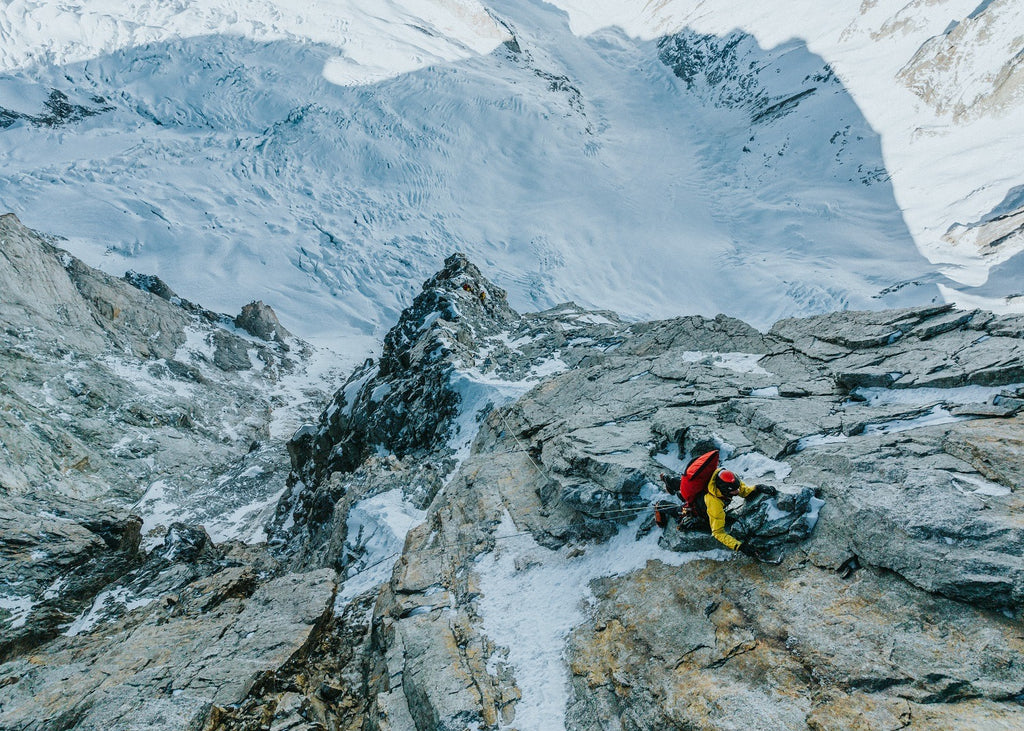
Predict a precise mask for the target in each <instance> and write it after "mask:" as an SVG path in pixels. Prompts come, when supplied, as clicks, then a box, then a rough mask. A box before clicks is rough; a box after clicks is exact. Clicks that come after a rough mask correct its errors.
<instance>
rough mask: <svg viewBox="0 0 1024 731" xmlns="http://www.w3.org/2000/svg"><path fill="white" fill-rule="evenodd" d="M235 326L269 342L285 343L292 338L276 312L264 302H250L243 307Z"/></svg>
mask: <svg viewBox="0 0 1024 731" xmlns="http://www.w3.org/2000/svg"><path fill="white" fill-rule="evenodd" d="M235 326H236V327H240V328H241V329H243V330H245V331H246V332H247V333H249V334H250V335H254V336H256V337H257V338H260V339H262V340H267V341H276V342H278V343H283V342H284V340H285V338H287V337H291V333H290V332H288V331H287V330H285V329H284V328H283V327H282V326H281V323H280V322H278V320H277V315H276V314H275V313H274V310H273V309H271V308H270V307H269V306H268V305H265V304H263V303H262V302H250V303H249V304H247V305H246V306H245V307H243V308H242V312H241V313H240V314H239V315H238V317H236V318H235Z"/></svg>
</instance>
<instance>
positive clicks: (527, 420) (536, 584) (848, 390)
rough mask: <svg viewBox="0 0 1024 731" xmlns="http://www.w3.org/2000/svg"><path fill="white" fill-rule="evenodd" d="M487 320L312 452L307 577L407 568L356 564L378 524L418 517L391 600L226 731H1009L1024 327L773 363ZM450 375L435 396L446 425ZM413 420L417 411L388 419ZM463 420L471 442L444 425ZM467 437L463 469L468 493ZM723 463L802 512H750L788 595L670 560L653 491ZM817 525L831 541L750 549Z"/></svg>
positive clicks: (443, 293)
mask: <svg viewBox="0 0 1024 731" xmlns="http://www.w3.org/2000/svg"><path fill="white" fill-rule="evenodd" d="M467 277H468V278H469V279H468V281H467ZM463 285H468V287H464V286H463ZM479 291H488V292H493V291H497V290H496V289H495V288H493V285H491V284H490V283H489V282H487V281H486V279H483V278H482V275H480V274H479V272H478V270H476V269H475V267H471V265H469V264H468V263H467V262H465V261H464V260H463V259H462V258H461V257H453V258H452V259H450V260H449V261H448V262H447V263H446V268H445V270H444V271H443V272H442V273H441V274H440V275H438V276H437V277H435V278H433V279H432V280H430V281H429V282H428V283H427V285H426V286H425V290H424V293H423V294H422V295H421V296H420V297H419V298H417V300H416V303H414V305H413V306H412V307H411V308H410V309H409V310H407V311H406V313H405V314H404V315H403V318H402V321H401V323H400V324H399V326H398V327H396V329H395V330H393V331H392V332H391V334H390V335H389V337H388V341H387V342H388V344H389V345H387V346H386V348H385V356H384V357H382V363H383V362H389V363H390V364H391V365H389V366H387V367H384V366H383V365H377V364H374V363H368V364H366V365H365V366H364V367H363V369H361V370H360V371H358V372H357V373H356V374H355V375H354V376H353V377H352V379H350V381H349V383H348V384H347V385H346V386H345V387H344V388H342V389H341V390H339V392H338V394H337V395H336V397H335V402H334V404H333V405H332V406H331V407H330V408H329V409H328V410H327V411H326V412H325V414H324V415H323V417H322V418H321V421H320V424H319V426H315V427H314V426H310V427H307V428H304V429H303V430H300V432H299V433H298V434H297V435H296V437H295V439H294V440H293V442H292V445H291V452H292V457H293V476H292V478H291V479H292V486H293V489H292V493H291V498H286V499H285V500H283V501H282V503H281V510H282V512H280V513H279V515H278V517H277V523H278V525H283V524H284V523H287V524H289V526H290V528H291V530H292V533H290V534H289V533H288V532H287V531H284V532H279V533H278V535H279V537H280V541H281V545H282V546H283V547H285V548H284V550H285V552H286V553H290V555H291V556H292V560H294V558H295V557H297V556H302V557H303V558H302V560H303V561H308V560H311V559H312V560H314V561H316V562H317V565H325V566H329V565H333V566H335V567H336V568H338V569H340V570H341V572H342V577H343V579H344V580H346V581H356V580H357V579H358V576H359V572H360V570H361V567H363V566H365V565H366V561H365V557H364V559H363V560H362V562H361V559H360V554H362V553H363V552H365V551H367V550H371V555H372V556H373V557H374V558H375V559H378V558H383V559H385V560H386V561H387V562H388V563H389V562H390V561H392V560H394V558H395V556H390V557H389V556H380V555H379V554H372V548H371V546H370V545H369V544H363V543H361V541H360V539H358V538H355V537H353V536H351V535H348V528H349V526H350V522H349V521H350V518H351V516H352V514H353V513H354V512H355V511H356V510H357V509H358V507H359V506H360V505H362V504H363V501H365V500H367V499H368V496H373V495H378V496H379V495H381V494H383V493H386V492H388V491H392V490H397V491H401V492H403V493H404V494H405V496H406V498H407V499H408V500H412V501H415V502H416V504H417V505H419V506H422V507H425V508H426V510H425V513H423V514H422V522H421V523H419V525H418V526H415V527H413V528H412V529H411V532H409V534H408V537H407V538H406V540H405V544H404V547H403V548H402V549H401V557H400V558H399V559H398V562H397V564H396V566H395V569H394V572H393V574H392V575H391V577H390V580H389V581H387V582H386V583H385V584H384V586H383V588H382V589H381V590H380V591H379V592H378V591H377V590H375V589H374V590H370V591H369V592H368V593H366V594H363V595H361V596H359V597H351V596H345V595H344V592H343V600H341V601H339V602H338V603H337V604H336V616H337V617H339V618H342V619H340V622H341V623H340V624H339V625H338V626H336V627H335V628H334V630H332V631H333V632H335V633H336V634H335V635H334V636H335V638H336V640H337V645H343V646H344V647H345V649H344V650H341V651H334V652H327V653H324V654H322V655H320V656H318V657H310V658H308V661H307V662H306V664H304V665H303V666H302V667H301V668H298V667H296V668H292V675H291V678H292V681H293V683H292V685H291V686H290V688H289V691H288V692H287V693H285V694H281V693H276V694H275V693H262V694H253V695H251V696H250V698H249V699H248V700H247V701H246V703H245V704H243V705H242V707H241V710H240V711H239V712H238V713H237V714H236V715H235V716H233V718H232V721H231V723H232V724H233V725H231V726H229V727H231V728H255V727H256V719H260V718H262V719H274V721H273V722H274V723H277V724H280V726H279V727H280V728H289V727H295V728H318V727H320V726H317V725H316V724H321V725H322V726H323V727H327V728H352V729H356V728H359V729H412V728H416V729H468V728H519V729H526V728H539V727H544V728H561V727H563V726H564V728H566V729H599V728H611V727H615V728H620V727H621V728H631V729H660V728H665V729H669V728H700V727H715V728H803V727H808V728H815V729H838V728H878V727H887V724H891V726H892V727H893V728H895V727H899V726H911V725H912V726H913V727H915V728H917V727H920V728H957V727H960V728H967V727H971V728H979V727H992V728H1002V727H1009V725H1008V724H1012V719H1014V718H1015V717H1016V716H1017V715H1018V714H1019V712H1020V699H1021V694H1022V691H1024V675H1022V674H1021V670H1020V668H1018V667H1017V665H1016V663H1015V661H1014V660H1013V657H1014V655H1015V654H1016V653H1018V652H1019V651H1020V650H1021V641H1020V632H1019V629H1020V620H1021V617H1020V606H1021V605H1020V598H1021V590H1022V587H1024V582H1022V574H1021V568H1022V562H1021V558H1020V556H1021V553H1022V552H1021V548H1022V545H1021V540H1022V537H1024V534H1022V532H1021V525H1020V521H1019V517H1018V516H1019V511H1020V497H1019V493H1018V492H1017V487H1018V483H1017V476H1016V472H1015V468H1014V465H1015V464H1016V463H1017V460H1018V459H1019V455H1020V445H1021V444H1022V443H1024V430H1022V419H1021V417H1020V415H1019V412H1020V411H1021V408H1022V406H1024V400H1022V396H1024V391H1022V387H1021V383H1022V382H1024V371H1022V370H1021V363H1022V362H1024V359H1022V355H1024V353H1022V352H1021V348H1022V334H1024V329H1022V327H1024V320H1021V319H1020V318H1013V317H995V316H993V315H991V314H988V313H984V312H963V311H956V310H953V309H951V308H950V307H948V306H934V307H926V308H917V309H909V310H896V311H882V312H860V313H857V312H846V313H835V314H831V315H825V316H821V317H816V318H808V319H797V320H786V321H782V322H780V323H778V324H777V325H776V326H775V327H773V328H772V329H771V330H770V331H769V332H767V333H761V332H758V331H757V330H755V329H753V328H751V327H749V326H747V325H745V324H744V323H742V322H739V321H737V320H732V319H729V318H724V317H719V318H716V319H714V320H708V319H704V318H697V317H691V318H680V319H676V320H670V321H662V322H654V323H637V324H626V323H623V322H621V321H618V320H617V318H614V317H613V316H608V315H606V314H600V315H595V314H587V313H581V312H579V311H577V310H575V309H573V308H571V307H566V308H556V310H554V311H550V312H546V313H540V314H539V315H527V316H519V315H516V314H515V313H512V312H510V311H507V310H505V308H501V310H500V316H495V315H494V314H493V312H487V311H484V310H481V309H480V308H479V307H478V306H477V303H478V302H479V301H480V300H479V296H478V294H475V293H478V292H479ZM501 328H507V329H506V330H505V333H506V334H504V335H503V334H502V330H501ZM460 334H461V337H460ZM395 343H401V346H402V348H404V350H403V351H402V352H405V353H414V354H417V355H416V356H412V357H407V358H404V359H403V358H400V357H398V358H396V357H393V356H392V355H391V354H390V353H389V350H388V348H392V349H394V344H395ZM501 346H504V348H502V347H501ZM554 349H557V352H558V356H559V361H560V365H559V367H558V372H556V373H553V374H550V375H547V376H545V377H544V378H543V379H542V380H539V381H536V382H534V383H533V384H532V387H531V388H530V390H529V391H528V392H525V393H524V394H523V395H521V396H519V397H518V398H517V399H515V400H512V399H509V398H506V399H505V403H504V405H503V404H502V400H501V399H497V400H490V401H488V400H487V399H479V398H478V399H476V400H473V401H463V400H460V399H461V394H460V391H459V388H460V386H459V384H460V383H463V382H464V379H465V378H466V377H467V376H466V374H467V373H472V374H474V377H477V378H478V377H479V369H480V368H481V365H482V364H487V366H486V367H489V368H491V369H493V370H492V371H491V373H492V376H493V378H492V380H491V381H490V385H491V387H492V389H493V391H492V393H495V394H497V393H500V392H501V390H500V389H501V386H500V384H509V383H513V382H514V380H513V379H514V378H515V377H516V374H518V375H521V374H522V373H524V372H526V371H527V366H532V367H533V368H537V363H538V358H543V357H544V356H543V354H544V353H545V351H546V352H547V353H548V357H550V354H551V353H553V352H554ZM393 352H395V351H394V350H392V351H391V353H393ZM431 368H434V369H437V370H436V372H435V374H434V376H433V377H432V378H433V383H434V384H440V385H441V388H442V389H443V391H442V392H434V393H431V394H429V398H427V399H424V398H421V396H422V395H423V394H422V392H420V391H417V390H416V388H415V386H414V384H416V385H419V384H422V383H423V381H422V380H421V379H423V372H422V371H423V369H431ZM382 373H383V374H384V375H383V376H382V375H381V374H382ZM502 375H504V378H505V379H507V380H503V379H502V378H501V376H502ZM522 385H523V387H524V390H525V387H526V386H529V385H531V384H529V383H525V384H522ZM403 392H404V393H415V394H416V398H412V399H408V400H405V401H400V402H397V403H395V402H392V403H391V404H388V405H385V406H378V404H381V403H382V399H380V398H377V399H375V398H374V394H375V393H376V394H377V395H378V396H379V395H380V394H382V393H387V394H392V393H403ZM441 402H444V403H449V404H452V403H456V404H458V407H459V408H458V413H455V412H456V410H455V409H449V410H448V411H446V412H445V414H446V415H447V416H446V417H445V418H437V417H438V415H437V413H436V412H433V411H431V408H430V407H429V406H424V404H427V403H441ZM481 405H483V408H482V409H481V408H480V407H481ZM376 408H381V409H382V413H381V414H380V415H377V414H375V410H376ZM403 409H407V411H405V412H404V414H403V419H405V420H407V421H403V420H402V419H398V420H394V417H393V414H395V413H400V414H402V413H403V412H402V410H403ZM467 411H468V412H469V413H470V414H471V415H473V416H474V418H472V419H467V418H466V412H467ZM378 418H379V421H378ZM421 419H427V420H428V421H430V425H431V426H430V428H429V429H426V430H422V431H420V432H419V433H421V434H426V435H428V437H427V438H425V439H423V440H422V441H420V442H418V443H417V444H416V446H415V448H413V449H410V448H409V446H408V445H409V442H406V441H403V440H402V439H399V440H396V442H395V444H396V445H401V448H400V449H395V450H394V453H392V454H389V455H387V456H381V454H379V453H378V452H382V451H384V450H386V449H387V447H388V444H389V442H387V441H380V442H376V444H377V445H379V446H380V447H383V448H384V450H378V449H374V450H367V451H365V452H362V453H361V458H362V462H361V463H360V464H359V466H358V467H357V468H356V469H355V470H354V471H346V470H345V469H344V465H339V464H335V465H334V466H333V467H332V466H329V464H328V462H326V461H323V460H324V459H325V457H326V455H330V454H332V452H333V453H334V454H335V455H337V453H338V452H337V451H334V450H335V448H339V449H340V450H341V451H343V450H345V449H348V448H349V447H350V445H353V444H371V443H375V442H374V440H373V439H368V438H367V435H369V434H376V435H379V434H381V433H382V432H381V431H380V430H381V428H382V427H385V428H386V425H387V424H391V423H408V424H410V425H415V424H418V423H421V421H420V420H421ZM473 422H475V423H476V424H478V428H479V433H478V435H477V436H476V438H475V441H474V443H473V448H472V450H471V452H470V453H469V454H468V455H465V456H464V457H463V459H461V461H458V462H457V463H456V466H455V467H454V469H451V468H449V467H447V465H448V464H449V463H450V460H451V458H452V456H453V454H454V452H455V450H454V449H453V433H454V432H455V431H456V430H457V429H458V428H459V426H460V425H465V424H467V423H473ZM410 428H413V427H410ZM317 440H320V441H319V443H318V446H315V447H314V446H312V445H314V444H317ZM712 447H717V448H719V449H721V450H722V453H723V456H724V457H725V459H726V464H727V465H729V466H731V467H732V468H733V469H736V470H738V471H740V472H741V473H742V474H743V475H744V476H745V478H746V479H748V480H750V481H767V482H770V483H774V484H776V485H777V486H778V487H779V489H780V491H781V493H782V494H781V495H780V497H779V498H778V499H776V500H773V501H770V504H765V503H763V502H762V503H761V504H760V505H755V506H752V508H751V509H749V510H747V511H745V512H746V517H747V518H748V519H753V520H748V523H749V524H751V525H753V526H754V528H755V529H752V531H751V532H752V540H765V539H767V540H769V541H771V540H774V541H775V543H776V545H782V546H784V547H785V552H786V557H785V559H784V561H783V563H782V564H781V565H780V566H778V567H771V566H764V565H761V564H756V563H752V562H751V561H750V560H749V559H747V558H745V557H739V556H729V554H727V553H725V552H723V551H720V550H716V547H717V544H716V543H715V541H713V539H711V538H710V537H707V536H703V535H701V534H695V533H692V532H689V531H682V530H679V529H678V527H677V526H676V525H675V524H670V525H669V526H668V528H667V529H666V530H665V531H664V532H660V531H657V530H652V526H651V524H650V518H649V515H650V509H649V508H650V505H651V504H652V503H653V502H654V501H655V500H657V499H659V496H658V491H659V488H657V487H656V486H655V485H656V484H657V483H658V480H657V478H656V475H657V473H658V472H659V471H661V470H664V469H665V468H666V467H669V468H676V469H678V467H679V466H680V465H681V464H682V463H683V462H684V460H685V458H686V457H688V456H690V455H693V454H695V453H700V452H701V451H702V450H705V449H707V448H712ZM406 450H408V451H406ZM318 460H320V461H318ZM336 467H340V469H336ZM425 471H428V472H429V474H430V477H429V479H426V478H425V477H424V474H425ZM425 484H429V485H430V487H429V488H425V487H424V485H425ZM296 496H298V497H296ZM429 496H432V498H431V499H430V500H429V504H427V501H425V500H424V497H429ZM661 497H664V495H663V494H662V496H661ZM332 503H333V505H332ZM314 506H315V507H314ZM797 506H800V507H799V508H798V507H797ZM809 506H810V507H813V510H814V512H815V513H817V517H818V518H819V520H818V522H817V525H816V527H815V528H814V530H813V532H811V533H810V535H809V536H808V531H807V530H806V529H805V530H802V531H796V532H792V531H790V532H789V533H786V534H784V535H782V536H779V535H776V536H775V538H774V539H773V538H772V537H771V536H767V537H766V536H763V535H761V533H760V532H759V531H758V530H756V528H757V527H758V526H760V527H761V528H762V529H763V528H764V527H765V526H766V525H768V522H766V520H765V519H764V516H765V515H768V516H770V517H771V518H772V519H774V520H780V518H779V514H780V513H786V512H787V511H791V514H793V515H796V516H797V517H800V514H802V512H803V511H804V510H805V509H808V507H809ZM819 511H820V512H819ZM757 516H760V517H759V518H758V517H757ZM282 520H283V521H284V523H283V522H282ZM786 525H787V526H790V527H791V526H792V525H794V522H793V521H792V520H790V521H789V522H788V523H786ZM363 528H365V526H361V527H360V532H362V529H363ZM769 532H770V531H769ZM310 535H315V536H316V537H315V538H313V539H310V538H308V536H310ZM303 536H306V538H305V539H304V538H303ZM304 541H305V542H304ZM396 555H397V554H396ZM346 577H347V578H346ZM555 586H560V587H561V590H553V587H555ZM581 607H582V608H581ZM535 638H539V639H535ZM323 643H324V646H325V647H326V646H327V645H329V644H331V643H330V642H328V641H327V640H326V639H324V640H323ZM337 645H335V646H337ZM563 651H564V653H565V657H566V658H567V662H568V668H566V666H565V662H566V661H564V660H563V659H562V658H563ZM342 658H344V660H342ZM289 694H290V695H289ZM303 694H305V697H306V700H305V701H303V702H300V701H298V700H296V699H297V698H300V697H302V696H303ZM286 699H291V700H288V701H287V703H285V700H286ZM289 704H290V705H289ZM286 706H287V707H286ZM288 708H291V710H288ZM290 724H291V725H290ZM309 724H312V725H309Z"/></svg>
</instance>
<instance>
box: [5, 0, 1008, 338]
mask: <svg viewBox="0 0 1024 731" xmlns="http://www.w3.org/2000/svg"><path fill="white" fill-rule="evenodd" d="M797 6H799V7H797ZM752 7H753V6H751V5H750V4H749V3H741V2H714V3H704V2H694V1H692V0H691V1H689V2H683V1H678V2H664V3H658V4H651V3H641V2H614V3H613V2H598V1H595V2H587V3H583V2H576V1H575V0H558V1H557V2H555V3H553V4H552V3H545V2H540V1H539V0H526V1H524V2H518V3H516V2H510V1H508V2H506V1H505V0H497V1H495V2H488V3H486V7H485V6H484V5H482V4H480V3H477V2H475V1H474V0H392V1H391V2H388V3H382V4H375V5H374V7H373V8H370V7H369V6H368V5H367V4H366V3H359V2H356V0H336V1H335V2H329V3H327V2H322V3H288V4H286V3H283V2H279V1H278V0H251V1H249V2H238V1H237V0H202V1H201V2H191V3H154V2H135V3H117V2H113V0H99V1H97V2H92V3H88V4H81V3H78V4H66V3H56V2H52V1H50V0H14V1H13V2H10V3H7V4H5V5H4V7H3V8H0V41H2V42H0V155H2V156H3V159H4V165H3V166H2V168H0V208H3V209H4V210H10V211H13V212H15V213H17V214H18V216H19V217H20V218H21V220H22V221H24V222H25V223H26V224H28V225H30V226H32V227H34V228H36V229H38V230H41V231H45V232H48V233H52V234H56V235H58V236H61V237H64V239H66V240H65V241H63V242H62V245H63V246H65V247H66V248H69V249H70V250H72V251H73V252H74V253H75V254H76V255H79V256H81V257H82V258H83V259H85V260H86V261H87V262H89V263H90V264H93V265H97V266H99V267H101V268H103V269H105V270H108V271H111V272H114V273H121V272H122V271H123V270H125V269H135V270H139V271H146V272H152V273H156V274H159V275H160V276H161V277H162V278H163V279H165V280H166V281H168V282H170V283H172V284H173V286H174V288H175V289H176V290H177V291H178V292H179V293H181V294H182V295H183V296H187V297H189V298H190V299H195V300H199V301H203V302H204V303H207V304H208V305H210V306H214V307H217V308H219V309H223V310H226V311H235V310H237V309H238V308H239V307H240V305H241V304H243V303H244V302H245V301H248V300H249V299H252V298H253V297H259V298H262V299H264V300H266V301H267V302H270V303H272V304H273V305H274V307H275V309H277V310H278V312H279V314H280V316H281V319H282V321H283V322H284V324H285V325H286V327H288V328H289V329H290V330H292V331H293V332H296V333H298V334H300V335H303V336H305V337H307V338H312V339H319V340H322V341H323V340H328V339H330V340H337V339H341V340H344V341H346V342H348V343H357V342H358V343H360V345H359V346H358V347H366V346H365V343H366V342H367V341H366V339H365V338H363V337H361V339H359V340H358V341H357V340H355V339H354V338H356V337H357V336H367V335H369V336H377V335H380V334H382V333H383V330H384V328H386V326H387V324H388V323H390V322H392V321H393V320H394V319H395V317H396V316H397V313H398V312H399V311H400V310H401V308H402V307H403V306H404V305H405V304H406V303H407V302H408V301H409V300H410V299H411V298H412V295H413V293H414V292H415V291H416V290H417V289H418V287H419V283H420V282H422V281H423V280H424V279H425V278H426V277H427V276H428V275H429V274H430V273H431V272H433V271H434V270H436V269H437V267H438V265H439V263H440V262H441V261H442V260H443V258H444V257H445V256H446V255H448V254H450V253H451V252H452V251H455V250H460V251H464V252H466V253H467V254H468V255H469V256H470V257H471V258H473V259H474V260H476V261H479V262H481V263H483V264H485V265H486V266H487V268H488V270H489V271H491V272H493V276H494V277H495V279H496V280H498V281H500V282H501V283H502V285H503V286H505V287H507V288H508V289H509V290H510V293H511V296H512V301H513V304H514V305H516V306H518V307H521V308H523V309H537V308H542V307H547V306H550V305H553V304H555V303H557V302H561V301H564V300H570V299H571V300H575V301H577V302H580V303H581V304H583V305H585V306H589V307H599V308H608V309H613V310H616V311H619V312H622V313H624V314H626V315H627V316H633V317H644V318H647V317H663V316H670V315H675V314H683V313H700V314H707V315H713V314H715V313H718V312H725V313H727V314H731V315H735V316H738V317H741V318H744V319H746V320H748V321H751V322H753V323H755V324H758V325H767V324H769V323H771V322H773V321H775V320H776V319H778V318H779V317H783V316H787V315H798V314H809V313H815V312H822V311H827V310H833V309H842V308H871V307H877V306H882V305H897V304H906V303H912V302H913V303H921V302H930V301H933V300H935V301H937V300H941V299H943V298H947V299H948V298H952V299H961V300H964V301H968V302H972V303H973V302H978V303H980V304H984V305H986V306H1003V307H1013V306H1014V305H1015V302H1014V301H1013V300H1012V299H1008V298H1011V297H1012V295H1015V294H1019V291H1018V290H1017V289H1015V287H1016V288H1019V284H1017V282H1019V277H1017V276H1015V275H1016V274H1017V272H1018V271H1019V269H1020V263H1019V260H1020V259H1021V256H1020V255H1019V251H1020V249H1021V247H1022V243H1021V239H1022V235H1021V233H1020V230H1019V228H1015V227H1019V223H1018V222H1017V219H1016V218H1015V217H1014V216H1016V215H1017V213H1018V208H1019V206H1020V203H1021V201H1019V200H1017V199H1018V198H1019V197H1020V195H1019V191H1020V189H1021V187H1020V186H1021V185H1024V161H1022V160H1024V158H1022V157H1021V156H1020V155H1019V154H1016V155H1015V154H1013V153H1014V152H1018V153H1019V150H1018V149H1016V148H1017V147H1019V140H1020V139H1022V136H1021V132H1022V130H1021V129H1020V127H1021V125H1022V124H1024V122H1022V121H1021V120H1024V115H1021V114H1020V113H1019V111H1020V110H1019V108H1020V103H1021V102H1020V99H1019V97H1020V94H1019V88H1020V84H1019V80H1020V69H1019V56H1020V54H1019V50H1020V45H1021V41H1020V39H1018V38H1016V36H1014V35H1013V32H1012V28H1019V27H1020V26H1021V23H1020V20H1021V19H1022V17H1024V11H1022V10H1021V8H1020V7H1019V5H1017V4H1016V3H1012V2H1001V1H1000V0H993V1H992V2H984V3H982V4H981V5H978V3H977V2H976V1H975V2H956V1H954V0H948V1H946V2H939V3H927V4H926V3H911V4H904V3H902V2H899V3H887V2H879V3H866V4H863V6H862V4H861V3H859V2H858V3H850V2H845V3H839V4H829V5H828V7H827V9H826V8H825V6H823V5H821V4H816V3H812V2H809V1H808V2H801V3H796V4H794V3H787V4H786V6H785V8H782V7H781V6H779V5H778V4H775V3H762V4H759V5H758V6H757V7H758V9H757V10H753V9H752ZM783 10H785V12H783ZM1007 29H1011V30H1007ZM1014 54H1016V55H1014ZM1015 58H1017V59H1018V60H1017V61H1014V59H1015ZM1014 64H1018V65H1014ZM1014 84H1016V86H1015V85H1014ZM1014 89H1018V91H1017V92H1015V91H1014ZM1015 191H1016V192H1015ZM993 225H995V228H993ZM1004 229H1006V231H1005V233H1004V232H1003V230H1004ZM993 231H997V232H998V235H996V234H995V233H992V232H993ZM993 242H995V243H993Z"/></svg>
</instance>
